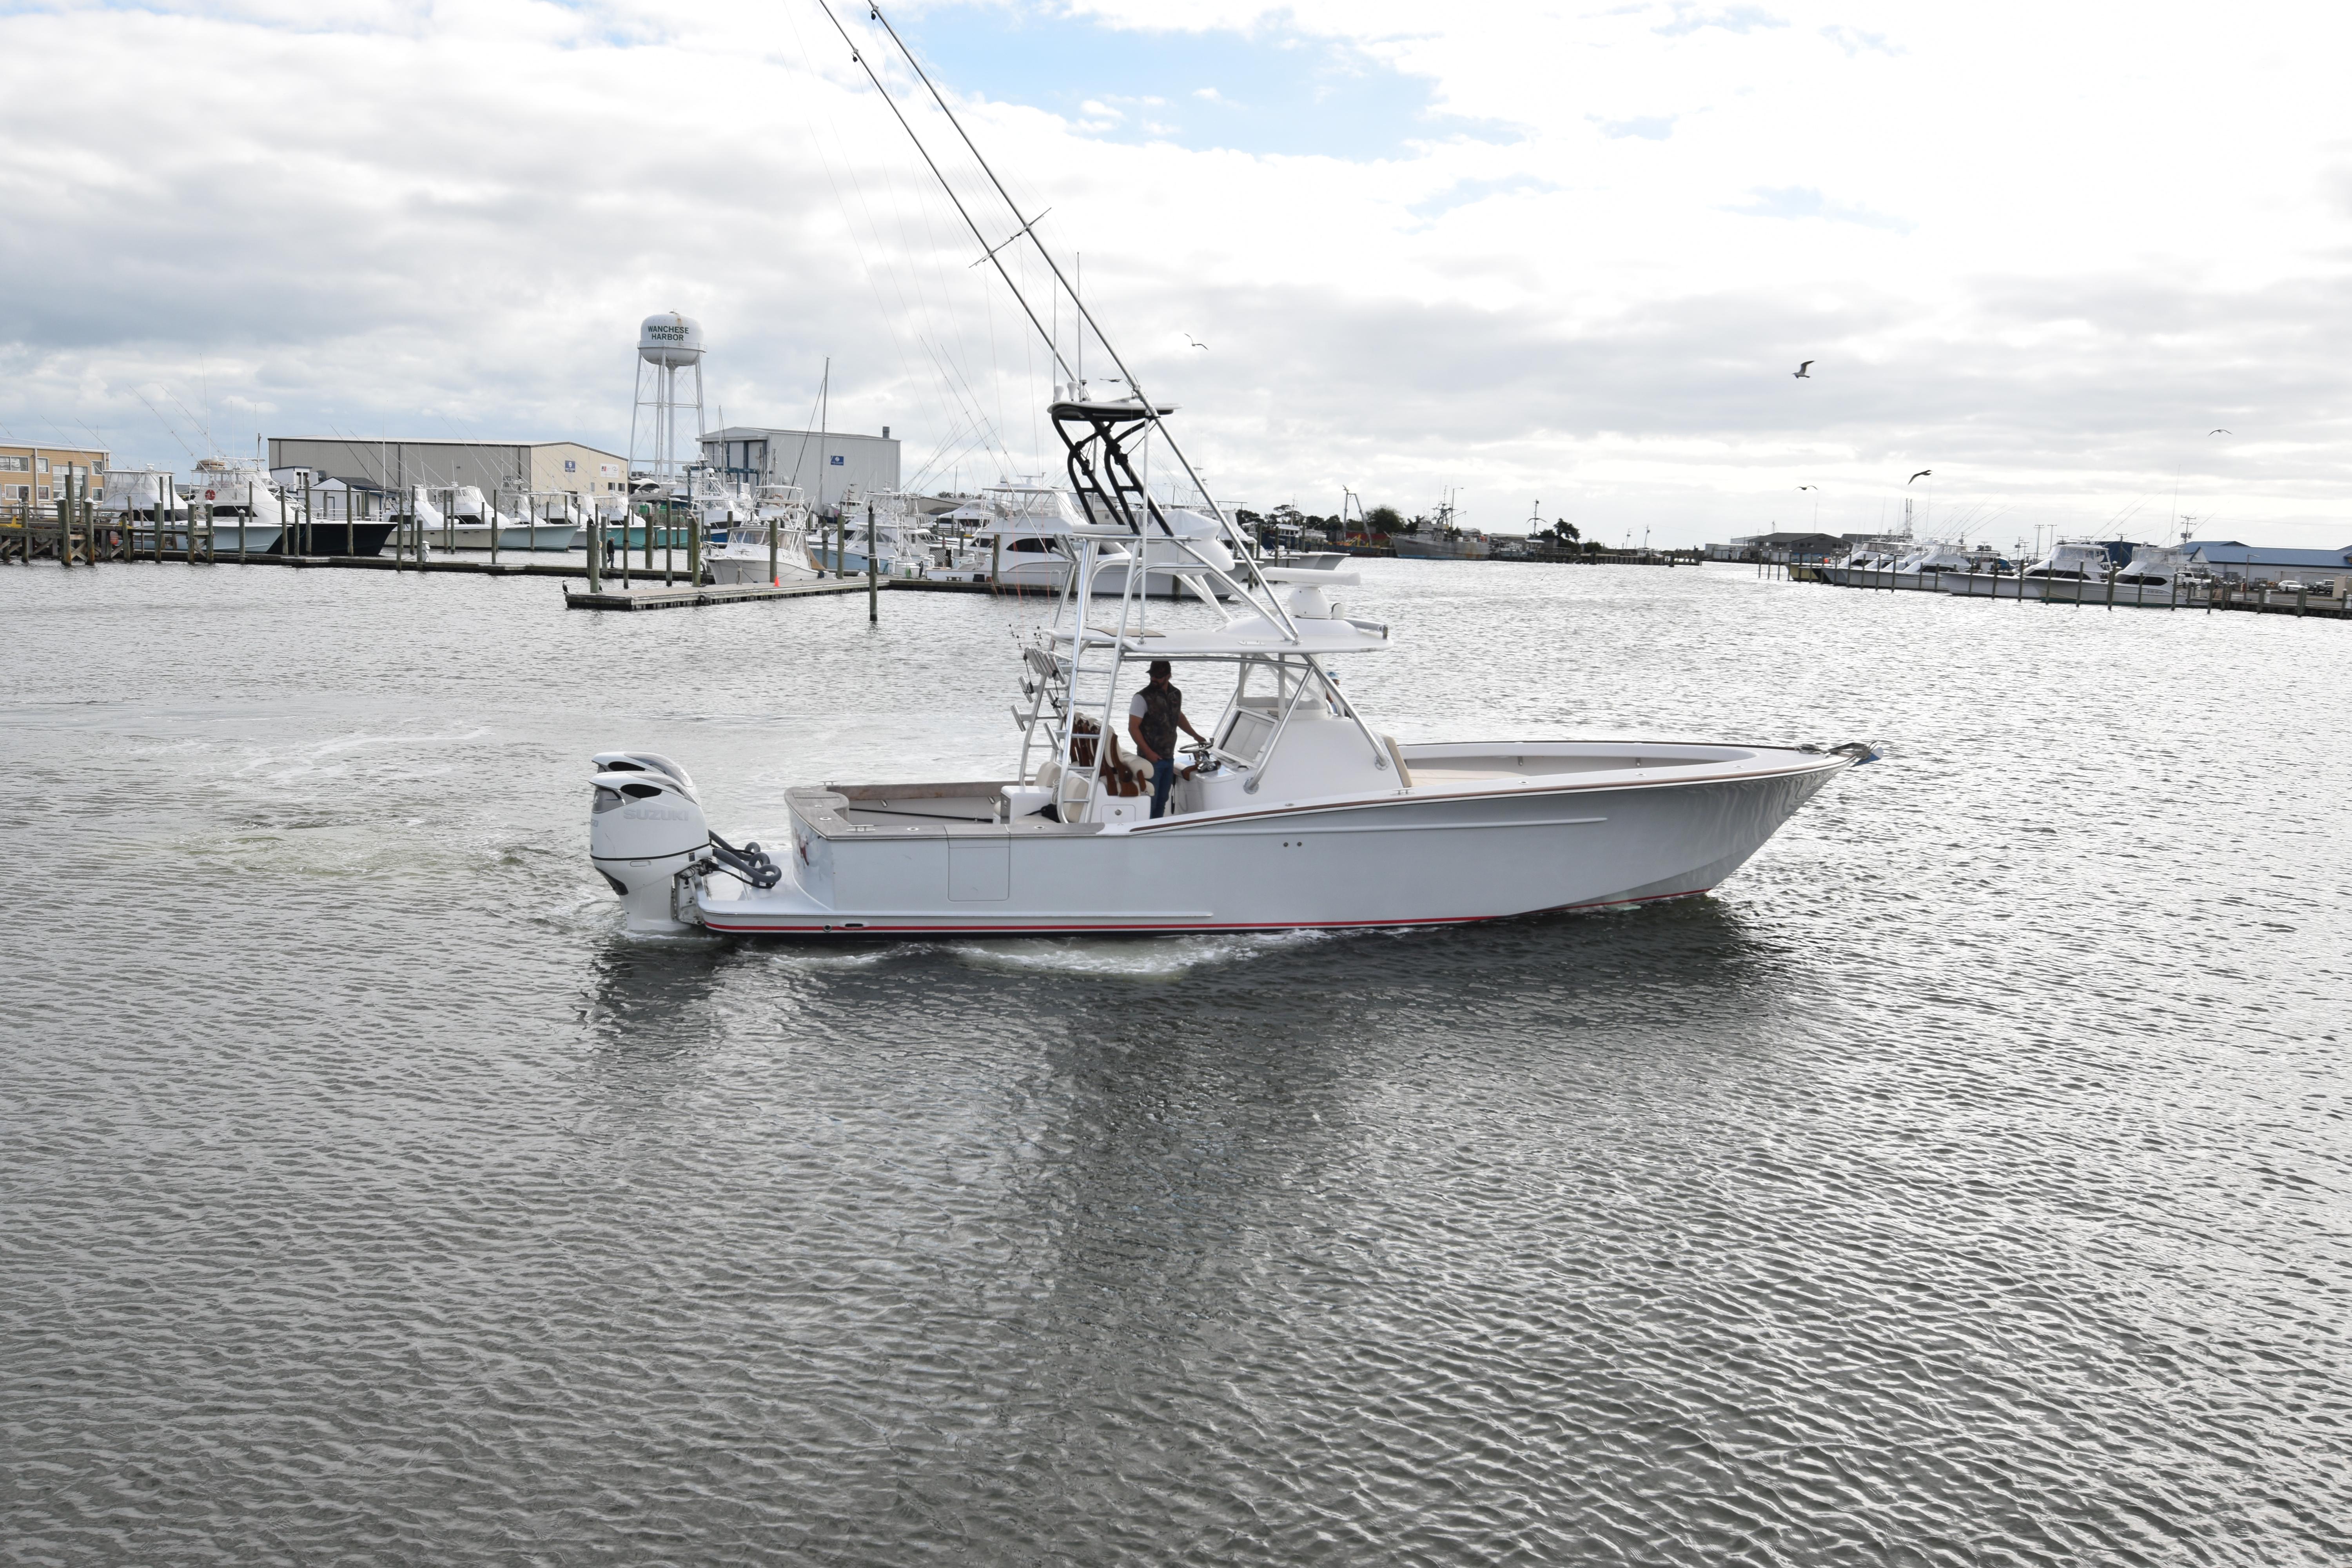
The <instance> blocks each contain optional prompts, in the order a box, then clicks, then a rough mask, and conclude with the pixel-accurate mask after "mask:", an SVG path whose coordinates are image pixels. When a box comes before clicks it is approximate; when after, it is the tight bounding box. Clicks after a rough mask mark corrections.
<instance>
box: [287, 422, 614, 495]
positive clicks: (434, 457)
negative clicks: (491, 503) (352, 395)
mask: <svg viewBox="0 0 2352 1568" xmlns="http://www.w3.org/2000/svg"><path fill="white" fill-rule="evenodd" d="M269 467H270V468H272V469H273V470H275V469H278V468H309V469H310V470H311V471H312V472H314V473H319V474H325V475H328V476H330V477H331V478H334V479H345V480H349V481H352V482H354V483H357V484H359V485H362V486H363V487H366V488H370V489H399V488H400V487H402V486H404V485H428V486H431V487H433V488H435V489H439V488H441V487H443V486H447V485H473V486H475V487H477V488H478V489H483V490H486V491H497V490H571V491H572V492H573V493H575V494H582V495H585V494H592V493H593V494H598V495H601V494H604V493H605V492H607V491H610V492H612V493H614V494H620V493H622V492H623V489H624V487H625V485H626V484H627V482H628V474H627V473H626V472H625V469H626V468H627V459H625V458H623V457H621V456H620V454H618V453H616V452H604V451H599V450H598V449H597V448H595V447H583V446H582V445H581V444H580V443H579V442H577V441H404V440H394V439H393V438H391V437H381V438H378V439H374V440H369V439H365V438H362V437H343V436H272V437H270V438H269Z"/></svg>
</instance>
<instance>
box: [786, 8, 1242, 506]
mask: <svg viewBox="0 0 2352 1568" xmlns="http://www.w3.org/2000/svg"><path fill="white" fill-rule="evenodd" d="M817 4H818V5H819V6H820V7H822V8H823V10H824V15H825V19H826V20H828V21H830V22H831V23H832V24H833V26H834V30H835V32H837V33H839V34H840V35H841V37H842V41H843V42H844V43H845V44H847V45H849V52H850V58H852V59H854V60H856V62H857V64H858V66H859V67H860V68H862V69H863V70H864V71H865V72H866V79H868V80H870V81H872V82H873V83H874V89H875V90H876V91H877V92H879V93H881V95H882V100H883V101H884V102H885V103H887V104H889V105H890V112H891V114H892V115H893V116H895V117H896V118H897V119H898V124H899V127H900V128H901V129H902V130H904V131H905V132H907V135H908V139H909V140H911V141H913V142H914V143H915V146H916V149H917V151H919V152H920V153H922V154H923V162H924V163H927V164H929V166H930V171H931V175H932V177H933V178H935V179H937V180H938V181H939V182H940V188H941V189H943V190H945V191H946V192H947V193H948V199H949V200H950V201H953V202H954V203H955V206H956V211H957V213H958V214H959V215H961V216H962V218H963V221H964V226H966V227H967V228H970V229H971V235H972V237H973V238H974V239H976V240H978V241H979V242H980V245H981V248H982V249H983V250H985V249H987V248H988V237H987V236H986V235H983V234H982V233H981V231H980V226H979V225H978V224H975V223H973V222H972V220H971V213H969V212H967V211H965V209H964V205H963V201H962V199H961V197H959V196H957V195H956V193H955V189H954V187H953V186H951V185H950V184H948V180H947V176H946V175H945V174H941V173H940V166H939V164H938V163H936V162H934V161H933V159H932V157H931V154H930V152H929V149H927V148H925V147H924V146H923V143H922V139H921V138H920V137H918V136H916V135H915V129H914V127H913V126H911V125H908V123H907V117H906V116H905V115H903V114H900V113H899V112H898V103H897V101H896V100H893V99H892V98H891V97H890V93H889V89H887V88H885V87H884V86H883V85H882V79H881V78H880V77H879V76H877V75H876V74H875V70H874V68H873V66H872V65H871V64H869V63H868V62H867V61H866V57H865V56H864V55H863V54H862V53H860V52H859V51H858V48H857V43H856V39H854V38H852V37H850V36H849V30H848V29H847V28H845V27H844V26H842V25H841V18H840V17H838V16H835V15H834V11H833V6H832V5H830V4H829V3H828V0H817ZM866 15H868V16H871V17H873V18H874V20H875V21H877V22H878V23H880V24H881V26H882V30H883V31H884V32H886V33H887V34H889V35H890V41H891V42H892V43H894V44H896V45H897V46H898V52H899V54H901V55H902V56H904V57H905V58H906V61H907V64H908V67H909V68H912V69H913V71H914V73H915V75H916V76H917V77H918V78H919V79H920V80H921V81H922V84H923V86H924V88H925V89H928V90H929V93H930V95H931V101H932V102H934V103H936V104H938V105H939V108H940V113H941V114H943V115H945V116H947V121H948V123H949V124H950V125H951V126H953V127H954V128H955V133H956V135H957V136H958V137H959V138H960V139H961V141H962V142H963V144H964V147H965V149H966V150H967V151H969V152H970V153H971V156H972V161H973V162H974V163H978V164H979V165H980V171H981V173H982V174H986V175H987V176H988V183H989V184H991V185H992V186H993V187H994V188H995V191H996V194H997V195H999V196H1001V197H1003V201H1004V205H1006V206H1007V207H1009V208H1011V209H1012V212H1013V221H1014V222H1015V223H1017V224H1020V225H1021V226H1022V227H1021V229H1020V230H1019V231H1018V232H1021V233H1024V234H1026V235H1027V236H1028V237H1029V243H1030V244H1031V245H1032V246H1033V247H1035V248H1036V251H1037V254H1038V256H1039V257H1040V258H1043V259H1044V261H1045V267H1046V269H1047V270H1048V271H1050V272H1052V273H1053V275H1054V280H1055V282H1056V283H1059V284H1060V285H1061V286H1062V288H1063V289H1066V290H1068V291H1069V294H1070V303H1071V305H1072V307H1073V308H1075V309H1076V311H1077V313H1078V325H1079V333H1078V342H1079V345H1080V347H1081V350H1083V348H1084V345H1085V343H1086V329H1087V328H1088V327H1092V328H1093V329H1094V333H1095V341H1096V342H1098V343H1100V344H1102V347H1103V352H1104V353H1107V354H1108V355H1110V360H1111V363H1113V364H1115V365H1117V366H1118V374H1119V379H1120V380H1121V381H1123V382H1124V383H1126V384H1127V389H1128V390H1129V392H1132V393H1133V394H1135V396H1136V401H1138V402H1139V403H1140V404H1141V405H1143V417H1144V420H1145V421H1146V422H1147V423H1148V424H1149V425H1150V426H1151V427H1152V428H1153V429H1155V430H1157V431H1159V432H1160V439H1161V440H1163V441H1166V442H1167V443H1168V450H1169V451H1170V453H1171V454H1172V455H1173V456H1174V457H1175V458H1176V461H1177V463H1178V464H1179V465H1180V466H1181V468H1183V470H1184V477H1185V478H1186V479H1190V480H1191V481H1192V488H1193V489H1197V490H1199V491H1200V492H1201V494H1202V496H1203V497H1206V498H1207V499H1208V502H1209V507H1210V510H1212V511H1213V512H1214V513H1215V514H1216V518H1217V521H1219V522H1221V523H1223V524H1224V525H1225V527H1226V529H1227V530H1228V531H1232V529H1233V526H1234V525H1233V522H1232V520H1231V519H1229V518H1227V517H1226V516H1225V510H1224V508H1223V507H1222V506H1220V505H1218V504H1217V501H1216V499H1215V498H1214V497H1213V496H1210V495H1209V490H1208V487H1207V486H1206V485H1203V484H1202V482H1201V476H1200V475H1199V474H1198V473H1196V472H1194V471H1193V468H1192V459H1191V458H1187V457H1186V456H1185V455H1184V449H1183V448H1182V447H1181V446H1179V445H1178V444H1177V442H1176V438H1175V437H1173V436H1171V435H1170V434H1169V432H1168V428H1167V426H1165V425H1163V424H1161V423H1160V409H1159V405H1157V404H1155V403H1153V402H1152V400H1151V398H1150V395H1147V394H1146V393H1145V392H1144V390H1143V384H1142V383H1141V382H1139V381H1138V380H1136V378H1135V373H1134V372H1133V371H1130V370H1129V369H1128V367H1127V361H1125V360H1124V359H1121V358H1120V357H1119V353H1118V349H1117V348H1116V347H1115V346H1113V344H1112V342H1111V341H1110V338H1109V336H1108V334H1106V333H1105V332H1104V331H1103V330H1102V327H1101V324H1100V323H1098V322H1097V321H1096V320H1095V318H1094V313H1093V312H1092V311H1090V310H1087V302H1086V300H1084V299H1082V298H1080V297H1079V295H1078V293H1077V291H1076V289H1073V288H1072V287H1071V283H1070V279H1068V278H1066V277H1065V276H1064V275H1063V272H1062V268H1061V264H1060V263H1058V262H1056V261H1055V259H1054V253H1053V252H1052V251H1051V250H1048V249H1047V248H1046V247H1045V241H1044V240H1042V239H1040V238H1039V237H1037V231H1036V229H1035V227H1034V223H1035V220H1034V219H1024V217H1022V216H1021V205H1020V204H1019V203H1018V202H1015V201H1014V200H1013V194H1012V193H1011V192H1010V191H1007V190H1006V189H1005V188H1004V182H1003V181H1002V180H1000V179H998V178H997V177H996V170H995V169H994V168H993V167H992V165H991V164H990V163H989V162H988V160H987V158H985V157H984V156H982V153H981V151H980V148H979V146H978V145H977V144H976V143H974V142H973V141H972V139H971V132H967V131H966V130H964V128H963V121H961V120H958V119H957V118H956V115H955V110H952V109H950V108H949V107H948V100H947V97H946V95H945V94H943V93H941V92H940V89H939V84H938V83H936V82H934V81H933V80H931V78H930V73H929V72H928V71H926V70H925V69H923V63H922V62H921V61H920V60H919V59H917V58H915V51H914V50H912V49H910V48H908V47H907V40H906V39H904V38H902V37H899V36H898V28H896V27H894V26H891V25H890V19H889V18H888V17H887V16H884V15H882V7H881V5H879V4H877V3H876V0H868V3H867V5H866ZM1038 216H1041V217H1042V216H1045V215H1044V214H1042V213H1041V214H1039V215H1038ZM993 259H994V258H992V260H993ZM995 266H996V273H997V276H998V277H1000V278H1002V279H1004V286H1005V287H1006V288H1007V289H1012V290H1013V297H1014V298H1015V299H1017V300H1021V311H1022V314H1024V315H1025V316H1027V317H1028V318H1029V324H1030V326H1032V327H1034V328H1035V329H1036V331H1037V332H1038V335H1040V336H1041V337H1042V336H1044V335H1045V327H1044V326H1043V324H1041V323H1040V322H1039V321H1038V320H1037V312H1036V311H1034V310H1031V309H1030V308H1029V301H1028V300H1027V299H1025V298H1024V297H1023V296H1022V293H1021V289H1020V286H1019V285H1017V284H1015V283H1014V282H1013V275H1012V274H1011V273H1009V272H1007V271H1006V270H1005V269H1004V264H1003V261H1001V260H996V261H995ZM1047 342H1048V343H1049V344H1050V343H1052V340H1051V339H1050V338H1049V339H1047ZM1053 354H1054V359H1055V363H1059V364H1061V365H1062V367H1063V368H1064V369H1065V370H1068V369H1069V368H1070V367H1069V364H1068V363H1067V362H1066V361H1065V360H1063V358H1062V353H1061V348H1060V345H1058V344H1053ZM1072 379H1073V380H1076V381H1083V380H1084V379H1085V378H1084V377H1083V376H1079V375H1077V374H1076V373H1075V372H1073V373H1072Z"/></svg>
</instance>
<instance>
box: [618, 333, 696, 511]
mask: <svg viewBox="0 0 2352 1568" xmlns="http://www.w3.org/2000/svg"><path fill="white" fill-rule="evenodd" d="M688 370H690V371H692V372H693V373H694V396H693V398H692V400H691V406H692V407H693V409H694V429H693V431H692V433H691V434H690V435H688V436H687V437H683V438H681V437H680V436H679V434H678V428H677V426H678V417H679V416H680V415H682V414H684V413H685V412H686V410H687V408H688V399H686V398H683V397H681V396H680V395H679V393H678V375H679V373H680V372H681V371H688ZM641 426H649V429H646V430H644V431H642V432H641V429H640V427H641ZM641 434H644V435H646V436H647V437H649V447H640V446H639V444H638V443H639V438H640V435H641ZM682 439H683V441H685V442H690V443H691V445H690V446H688V445H682V444H681V440H682ZM640 450H645V451H646V461H645V462H644V464H642V465H640V464H639V463H638V462H637V454H638V452H639V451H640ZM701 456H702V325H701V323H700V322H698V321H695V320H693V319H692V318H691V317H688V316H681V315H679V314H678V313H677V311H676V310H664V311H663V312H661V313H660V314H659V315H656V316H647V317H646V320H645V324H644V325H643V326H641V327H639V328H638V329H637V385H636V402H635V407H633V408H632V409H631V410H630V412H629V472H630V474H631V475H632V476H633V477H634V476H635V474H637V473H638V472H640V471H641V470H642V471H643V472H644V473H645V474H646V476H647V477H648V478H650V479H656V480H660V481H662V482H664V483H667V484H671V485H676V486H677V487H678V488H679V489H684V488H685V484H686V469H687V465H688V464H689V463H692V462H696V461H698V460H699V459H700V458H701Z"/></svg>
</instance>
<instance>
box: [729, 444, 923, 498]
mask: <svg viewBox="0 0 2352 1568" xmlns="http://www.w3.org/2000/svg"><path fill="white" fill-rule="evenodd" d="M702 460H703V462H704V463H705V464H706V465H707V466H709V467H710V468H717V469H719V470H720V471H721V472H723V473H725V474H726V475H728V476H729V477H730V478H731V479H741V480H745V481H748V482H750V483H753V484H776V485H798V486H800V487H801V489H803V490H805V491H807V492H808V499H809V504H810V505H811V506H814V507H817V508H819V509H823V508H824V507H829V506H837V505H839V504H840V501H841V496H842V492H843V491H844V490H845V489H848V488H849V487H850V486H851V485H856V487H857V489H858V493H859V494H861V495H871V494H872V493H873V492H874V491H876V490H895V489H898V442H896V441H894V440H892V439H891V438H890V426H887V425H885V426H882V434H881V435H879V436H859V435H856V434H854V433H851V432H847V431H842V430H833V431H825V432H819V431H815V430H772V429H769V428H767V427H765V426H757V425H730V426H727V427H726V428H725V429H723V430H712V431H710V432H709V433H707V434H706V435H705V436H704V437H702Z"/></svg>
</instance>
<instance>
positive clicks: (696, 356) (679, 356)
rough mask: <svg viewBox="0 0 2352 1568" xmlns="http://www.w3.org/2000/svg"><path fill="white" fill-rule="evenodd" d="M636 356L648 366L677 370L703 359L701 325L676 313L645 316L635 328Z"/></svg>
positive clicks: (669, 311)
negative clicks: (643, 323)
mask: <svg viewBox="0 0 2352 1568" xmlns="http://www.w3.org/2000/svg"><path fill="white" fill-rule="evenodd" d="M637 355H638V357H639V358H641V359H643V360H644V361H645V362H646V363H647V364H657V365H661V366H663V367H665V368H666V369H670V370H677V369H680V368H682V367H684V366H686V365H690V364H695V363H699V362H700V360H701V358H702V323H701V322H699V321H696V320H694V318H692V317H691V316H681V315H679V314H678V313H677V311H676V310H664V311H662V312H661V313H660V314H659V315H654V316H647V317H646V324H645V325H644V326H642V327H640V328H638V329H637Z"/></svg>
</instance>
